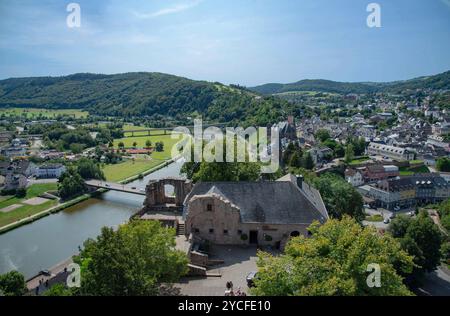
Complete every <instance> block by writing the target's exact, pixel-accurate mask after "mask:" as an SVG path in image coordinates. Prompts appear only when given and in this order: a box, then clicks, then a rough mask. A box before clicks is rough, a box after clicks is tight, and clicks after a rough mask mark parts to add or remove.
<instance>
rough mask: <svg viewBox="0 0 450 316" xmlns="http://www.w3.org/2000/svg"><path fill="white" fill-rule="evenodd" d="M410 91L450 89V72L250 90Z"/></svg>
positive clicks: (274, 86)
mask: <svg viewBox="0 0 450 316" xmlns="http://www.w3.org/2000/svg"><path fill="white" fill-rule="evenodd" d="M408 89H410V90H415V89H450V71H447V72H444V73H441V74H438V75H435V76H429V77H419V78H415V79H411V80H405V81H395V82H387V83H375V82H354V83H351V82H336V81H330V80H301V81H298V82H295V83H288V84H281V83H268V84H264V85H261V86H257V87H253V88H250V90H252V91H254V92H257V93H261V94H278V93H285V92H294V91H314V92H328V93H339V94H348V93H356V94H365V93H374V92H391V93H400V92H402V91H404V90H408Z"/></svg>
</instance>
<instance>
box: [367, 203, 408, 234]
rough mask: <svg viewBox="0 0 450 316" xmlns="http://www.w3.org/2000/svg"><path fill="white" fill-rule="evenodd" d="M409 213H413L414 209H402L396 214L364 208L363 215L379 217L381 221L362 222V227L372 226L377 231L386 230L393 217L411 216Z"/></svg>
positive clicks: (379, 209) (382, 209) (384, 210)
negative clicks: (381, 218)
mask: <svg viewBox="0 0 450 316" xmlns="http://www.w3.org/2000/svg"><path fill="white" fill-rule="evenodd" d="M411 212H414V209H402V210H400V211H397V212H392V211H389V210H387V209H384V208H377V209H373V208H370V207H364V213H365V214H366V215H368V216H374V215H381V216H382V217H383V220H381V221H368V220H365V221H363V225H365V226H368V225H371V226H374V227H376V228H378V229H386V228H387V227H388V226H389V223H390V222H391V220H392V219H393V216H397V215H400V214H403V215H408V216H411Z"/></svg>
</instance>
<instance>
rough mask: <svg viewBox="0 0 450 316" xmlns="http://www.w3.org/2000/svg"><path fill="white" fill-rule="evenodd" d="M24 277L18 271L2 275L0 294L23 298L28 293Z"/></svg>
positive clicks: (0, 277)
mask: <svg viewBox="0 0 450 316" xmlns="http://www.w3.org/2000/svg"><path fill="white" fill-rule="evenodd" d="M26 291H27V288H26V285H25V278H24V276H23V275H22V274H21V273H20V272H17V271H11V272H8V273H5V274H3V275H0V292H2V293H3V294H4V295H5V296H22V295H24V294H25V293H26Z"/></svg>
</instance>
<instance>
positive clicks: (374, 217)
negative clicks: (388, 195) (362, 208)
mask: <svg viewBox="0 0 450 316" xmlns="http://www.w3.org/2000/svg"><path fill="white" fill-rule="evenodd" d="M366 221H368V222H382V221H383V216H381V215H380V214H377V215H370V216H366Z"/></svg>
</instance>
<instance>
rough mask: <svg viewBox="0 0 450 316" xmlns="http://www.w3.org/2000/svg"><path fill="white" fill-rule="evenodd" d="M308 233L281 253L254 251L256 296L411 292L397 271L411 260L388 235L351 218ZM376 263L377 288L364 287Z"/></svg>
mask: <svg viewBox="0 0 450 316" xmlns="http://www.w3.org/2000/svg"><path fill="white" fill-rule="evenodd" d="M310 232H311V234H312V235H311V236H310V237H304V236H301V237H296V238H293V239H291V240H290V241H289V243H288V244H287V246H286V249H285V254H283V255H281V256H272V255H270V254H267V253H264V252H260V253H259V254H258V258H259V259H258V277H257V278H256V280H255V285H256V286H255V288H254V290H253V293H254V294H256V295H270V296H286V295H300V296H304V295H312V296H317V295H325V296H331V295H350V296H353V295H356V296H361V295H411V294H412V293H411V292H410V291H409V290H408V288H407V287H406V286H405V284H403V278H402V276H401V275H400V273H409V272H411V271H412V268H413V265H414V264H413V258H412V257H411V256H409V255H408V254H407V253H406V252H405V251H404V250H402V249H401V247H400V244H399V242H398V241H396V240H395V239H394V238H393V237H391V236H389V235H379V234H378V233H377V232H376V230H375V228H373V227H362V226H361V225H359V224H358V223H357V222H356V221H355V220H354V219H351V218H350V217H348V216H345V217H344V218H343V219H342V220H335V219H331V220H329V221H327V222H326V223H325V224H323V225H322V226H320V225H319V224H318V223H315V224H313V225H312V226H311V227H310ZM372 264H378V265H379V267H380V271H381V274H380V281H381V284H380V285H381V286H380V287H376V286H375V287H369V286H368V283H367V280H368V277H370V275H369V274H370V272H371V271H370V272H369V271H368V267H370V265H372Z"/></svg>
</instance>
